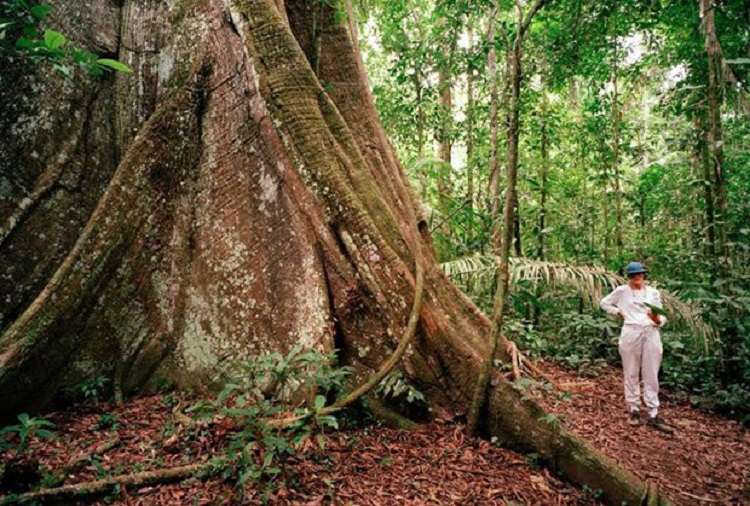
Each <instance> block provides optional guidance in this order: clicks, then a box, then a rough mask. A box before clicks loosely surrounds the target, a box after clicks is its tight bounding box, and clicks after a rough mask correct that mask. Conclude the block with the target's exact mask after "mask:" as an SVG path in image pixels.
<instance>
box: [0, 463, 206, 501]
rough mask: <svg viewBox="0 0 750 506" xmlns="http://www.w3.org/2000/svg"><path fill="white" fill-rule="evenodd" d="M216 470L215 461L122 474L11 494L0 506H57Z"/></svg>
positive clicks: (202, 474)
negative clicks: (40, 505)
mask: <svg viewBox="0 0 750 506" xmlns="http://www.w3.org/2000/svg"><path fill="white" fill-rule="evenodd" d="M214 469H215V465H214V463H212V462H208V463H201V464H190V465H187V466H178V467H170V468H168V469H159V470H156V471H143V472H140V473H133V474H122V475H120V476H115V477H112V478H104V479H101V480H95V481H89V482H85V483H76V484H75V485H65V486H62V487H54V488H45V489H42V490H38V491H36V492H28V493H26V494H20V495H9V496H7V497H5V498H4V499H2V500H0V506H5V505H7V504H27V503H33V502H38V503H54V502H60V501H65V500H69V499H75V498H81V497H90V496H96V495H101V494H107V493H111V492H112V490H113V489H114V488H115V487H116V486H117V485H119V486H121V487H122V488H123V489H125V488H126V487H132V486H143V485H160V484H165V483H174V482H177V481H182V480H186V479H188V478H202V477H204V476H207V475H209V474H211V473H212V472H213V471H214Z"/></svg>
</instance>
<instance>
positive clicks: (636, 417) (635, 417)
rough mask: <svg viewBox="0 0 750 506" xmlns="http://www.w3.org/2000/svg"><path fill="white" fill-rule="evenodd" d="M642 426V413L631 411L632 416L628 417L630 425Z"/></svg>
mask: <svg viewBox="0 0 750 506" xmlns="http://www.w3.org/2000/svg"><path fill="white" fill-rule="evenodd" d="M640 424H641V412H640V411H631V412H630V415H629V416H628V425H632V426H634V427H635V426H636V425H640Z"/></svg>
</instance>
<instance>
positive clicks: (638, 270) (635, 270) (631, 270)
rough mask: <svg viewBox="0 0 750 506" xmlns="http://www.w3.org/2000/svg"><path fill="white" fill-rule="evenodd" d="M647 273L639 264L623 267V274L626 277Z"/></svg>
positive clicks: (633, 263) (632, 263) (634, 263)
mask: <svg viewBox="0 0 750 506" xmlns="http://www.w3.org/2000/svg"><path fill="white" fill-rule="evenodd" d="M647 272H648V269H646V267H645V266H644V265H643V264H642V263H640V262H630V263H629V264H628V266H627V267H625V274H627V275H628V277H630V276H633V275H635V274H646V273H647Z"/></svg>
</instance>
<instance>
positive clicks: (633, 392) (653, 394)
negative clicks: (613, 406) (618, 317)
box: [619, 325, 662, 417]
mask: <svg viewBox="0 0 750 506" xmlns="http://www.w3.org/2000/svg"><path fill="white" fill-rule="evenodd" d="M619 349H620V356H621V357H622V370H623V373H624V379H625V403H626V404H627V406H628V411H638V410H639V407H640V403H641V400H640V397H641V385H640V377H641V376H642V377H643V400H644V402H645V403H646V408H647V410H648V416H649V417H654V416H656V413H657V412H658V410H659V367H661V356H662V346H661V337H660V336H659V329H658V328H657V327H653V326H651V325H623V326H622V332H621V333H620V341H619Z"/></svg>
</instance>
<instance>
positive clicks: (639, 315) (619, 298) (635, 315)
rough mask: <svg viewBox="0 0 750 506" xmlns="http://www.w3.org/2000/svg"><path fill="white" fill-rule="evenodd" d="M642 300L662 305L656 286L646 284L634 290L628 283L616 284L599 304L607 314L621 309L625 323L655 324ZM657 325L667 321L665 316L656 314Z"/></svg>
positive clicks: (661, 325)
mask: <svg viewBox="0 0 750 506" xmlns="http://www.w3.org/2000/svg"><path fill="white" fill-rule="evenodd" d="M644 302H646V303H648V304H651V305H652V306H656V307H662V305H661V294H659V290H657V289H656V288H652V287H650V286H646V287H645V288H643V289H641V290H635V289H633V288H631V287H630V285H622V286H618V287H617V288H615V289H614V291H613V292H612V293H610V294H609V295H607V296H606V297H604V298H603V299H602V300H601V302H600V303H599V305H600V306H601V307H602V309H603V310H605V311H606V312H607V313H609V314H613V315H616V314H618V313H619V312H620V311H622V313H623V316H624V317H625V318H624V323H625V325H652V326H657V325H656V324H655V323H654V322H652V321H651V319H650V318H649V317H648V312H649V311H650V309H649V308H648V306H647V305H646V304H644ZM656 318H657V319H658V320H659V325H658V327H663V326H664V324H665V323H667V318H666V317H664V316H661V315H657V316H656Z"/></svg>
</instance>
